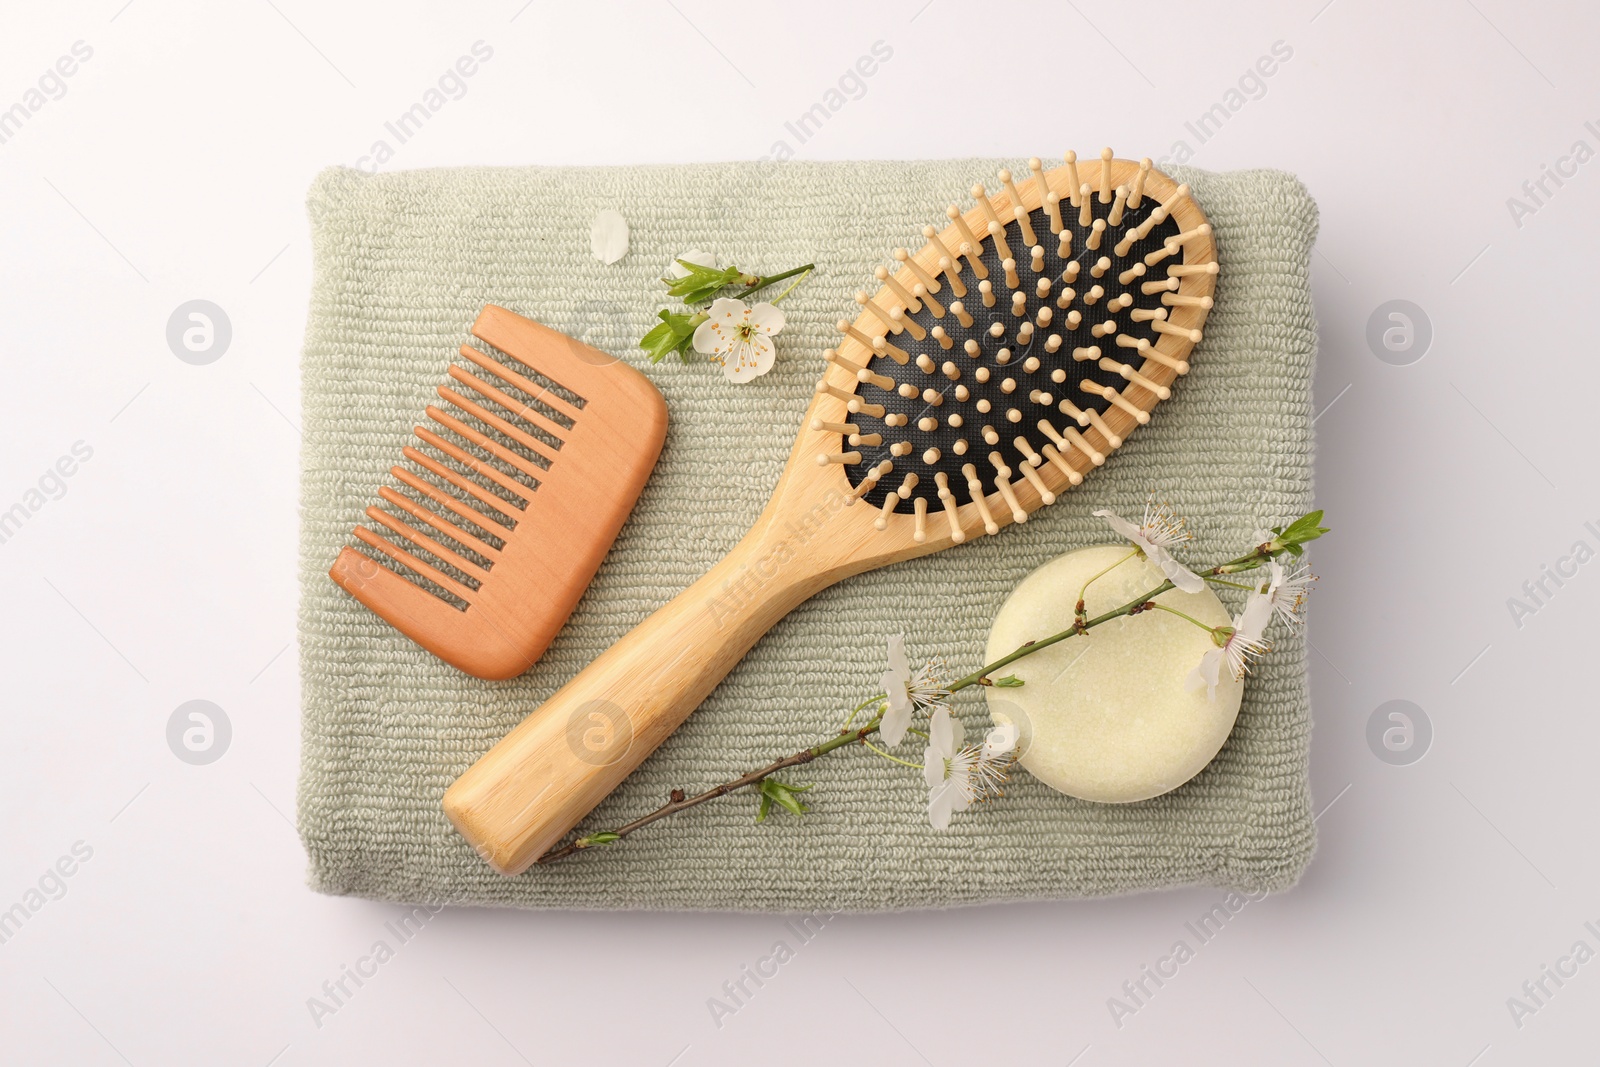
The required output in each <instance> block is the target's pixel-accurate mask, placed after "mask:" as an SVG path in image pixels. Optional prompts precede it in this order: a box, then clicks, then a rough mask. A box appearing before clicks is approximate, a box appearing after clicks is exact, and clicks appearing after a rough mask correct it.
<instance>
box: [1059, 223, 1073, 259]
mask: <svg viewBox="0 0 1600 1067" xmlns="http://www.w3.org/2000/svg"><path fill="white" fill-rule="evenodd" d="M1070 255H1072V231H1071V230H1067V229H1063V230H1062V231H1061V243H1060V244H1058V245H1057V246H1056V256H1057V257H1058V258H1060V259H1066V258H1067V257H1068V256H1070Z"/></svg>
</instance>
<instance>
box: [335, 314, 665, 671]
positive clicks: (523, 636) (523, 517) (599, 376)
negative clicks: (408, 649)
mask: <svg viewBox="0 0 1600 1067" xmlns="http://www.w3.org/2000/svg"><path fill="white" fill-rule="evenodd" d="M472 333H473V334H474V335H475V336H476V337H478V338H479V339H480V340H483V341H485V342H487V343H488V344H489V345H491V346H493V348H494V349H495V350H497V352H496V353H495V354H489V353H485V352H483V351H481V350H479V349H477V348H474V347H472V346H471V345H462V346H461V355H462V356H463V357H464V360H465V362H463V363H457V364H454V365H452V366H451V367H450V369H449V378H450V382H449V384H447V385H441V386H439V388H438V394H439V398H440V401H441V404H439V405H429V407H428V409H427V415H428V418H429V419H430V420H431V422H430V423H429V424H428V425H424V426H418V427H417V428H416V441H415V443H413V444H410V445H407V446H406V448H405V449H404V455H405V459H406V460H407V461H408V462H407V464H406V465H403V466H396V467H392V468H390V473H391V474H393V475H394V478H395V482H396V486H397V487H393V486H384V487H382V488H380V489H379V490H378V496H379V498H380V501H381V504H382V505H383V506H373V507H369V508H367V511H366V514H367V518H369V519H370V520H372V523H373V525H372V526H370V527H368V526H358V527H356V529H355V538H356V541H357V542H358V543H359V544H358V546H352V547H346V548H345V549H344V550H343V551H341V552H340V553H339V558H338V559H336V560H335V561H334V564H333V568H332V570H330V571H329V572H328V573H329V574H330V575H331V576H332V578H333V580H334V581H335V582H337V583H339V585H340V586H342V587H343V588H344V589H346V590H348V591H349V592H350V593H351V595H353V596H354V597H355V598H356V599H357V600H359V601H361V603H363V604H365V605H366V606H367V607H369V608H371V609H372V610H373V611H375V612H377V613H378V614H379V615H380V616H382V617H383V618H384V619H385V620H387V621H388V622H389V623H390V624H392V625H393V626H394V627H395V628H396V629H398V630H399V631H400V632H401V633H403V634H405V635H406V636H407V637H409V638H411V639H412V640H413V641H415V642H416V643H417V644H419V645H421V646H422V647H423V648H425V649H427V650H428V651H429V652H432V653H433V654H434V655H436V656H438V657H439V658H440V659H442V660H444V661H445V662H446V663H449V664H450V665H452V666H454V667H457V668H459V669H461V670H463V671H466V672H467V673H468V674H473V675H476V676H478V677H479V678H489V679H501V678H512V677H515V676H516V675H518V674H521V673H522V672H523V671H525V670H527V669H528V668H529V667H530V666H532V665H533V663H534V661H535V660H537V659H538V658H539V657H540V656H541V655H542V654H543V653H544V650H545V648H546V647H547V646H548V645H549V644H550V641H551V639H552V638H554V637H555V635H556V631H558V630H559V629H561V626H562V624H563V623H565V622H566V620H567V616H569V615H570V614H572V609H573V607H574V606H575V605H576V604H577V603H578V598H579V597H581V596H582V595H583V591H584V589H586V588H587V587H588V585H589V581H590V579H592V578H593V577H594V573H595V571H596V570H597V569H598V568H599V566H600V561H601V560H602V559H604V558H605V554H606V552H607V551H608V550H609V549H610V548H611V542H612V541H614V540H615V539H616V536H617V531H618V530H620V529H621V528H622V524H623V522H624V521H625V520H626V519H627V517H628V513H629V512H630V511H632V510H633V504H634V501H635V500H637V499H638V497H639V491H640V489H642V488H643V487H644V483H645V479H646V478H648V477H649V476H650V470H651V468H652V467H654V466H655V462H656V457H657V456H658V455H659V454H660V452H661V444H662V441H663V440H664V439H665V437H666V432H667V409H666V404H665V402H664V401H663V400H662V399H661V394H660V393H659V392H657V391H656V388H655V386H654V385H652V384H651V383H650V381H649V380H648V379H647V378H645V377H644V375H642V374H640V373H639V372H638V371H635V370H634V369H633V368H631V367H629V366H628V365H626V364H625V363H621V362H619V361H618V360H617V359H616V358H615V357H613V356H608V355H606V354H605V353H604V352H601V351H599V350H597V349H594V348H590V347H589V346H588V345H585V344H582V343H580V342H578V341H575V340H573V339H572V338H570V337H567V336H565V335H563V334H560V333H557V332H556V331H554V330H551V329H549V328H548V327H545V326H541V325H540V324H539V323H537V322H532V321H530V320H528V319H525V318H522V317H521V316H519V315H515V314H513V313H512V312H510V311H507V310H506V309H505V308H501V307H495V306H494V305H493V304H490V305H488V306H486V307H485V308H484V309H483V312H482V313H481V314H480V315H479V316H478V319H477V321H476V322H474V323H473V325H472ZM502 355H503V356H504V357H509V358H500V357H501V356H502Z"/></svg>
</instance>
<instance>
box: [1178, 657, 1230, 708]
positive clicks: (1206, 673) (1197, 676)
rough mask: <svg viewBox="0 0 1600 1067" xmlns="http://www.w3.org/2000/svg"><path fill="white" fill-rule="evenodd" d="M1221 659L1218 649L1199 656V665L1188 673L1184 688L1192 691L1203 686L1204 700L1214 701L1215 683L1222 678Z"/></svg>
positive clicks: (1215, 695)
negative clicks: (1204, 691) (1204, 690)
mask: <svg viewBox="0 0 1600 1067" xmlns="http://www.w3.org/2000/svg"><path fill="white" fill-rule="evenodd" d="M1222 657H1223V651H1222V649H1220V648H1213V649H1211V650H1209V651H1207V652H1206V654H1205V655H1203V656H1201V657H1200V662H1199V664H1197V665H1196V666H1195V669H1194V670H1192V671H1190V672H1189V677H1188V678H1187V679H1185V681H1184V686H1185V688H1187V689H1189V690H1190V691H1193V690H1196V689H1199V688H1201V687H1202V686H1203V687H1205V689H1206V699H1208V700H1215V699H1216V698H1217V681H1218V679H1220V678H1221V677H1222Z"/></svg>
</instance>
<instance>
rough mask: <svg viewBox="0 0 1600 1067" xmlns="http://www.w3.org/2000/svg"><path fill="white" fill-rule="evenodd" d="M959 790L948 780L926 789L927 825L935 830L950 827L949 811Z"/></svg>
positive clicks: (953, 806)
mask: <svg viewBox="0 0 1600 1067" xmlns="http://www.w3.org/2000/svg"><path fill="white" fill-rule="evenodd" d="M960 796H961V791H960V790H959V789H956V788H955V786H954V785H953V784H952V783H950V782H941V783H940V784H939V785H936V786H934V787H933V788H932V789H930V790H929V791H928V825H929V826H932V827H933V828H934V829H935V830H947V829H949V828H950V813H951V811H953V810H954V809H955V803H956V801H957V800H958V799H959V798H960Z"/></svg>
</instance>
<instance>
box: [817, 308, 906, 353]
mask: <svg viewBox="0 0 1600 1067" xmlns="http://www.w3.org/2000/svg"><path fill="white" fill-rule="evenodd" d="M873 306H874V307H876V306H877V305H873ZM835 326H836V327H837V329H838V331H839V332H840V333H842V334H844V335H845V336H846V337H848V338H850V339H851V340H852V341H854V342H855V343H856V344H858V345H860V346H861V347H862V348H865V349H867V350H868V351H870V352H871V353H873V354H874V355H878V356H888V357H889V358H890V359H892V360H894V361H895V362H896V363H899V364H901V365H902V366H903V365H904V364H905V362H906V360H908V359H910V358H911V357H910V356H909V355H908V354H907V353H906V350H905V349H903V348H900V347H899V346H898V345H895V344H892V343H890V342H889V340H888V339H887V338H883V337H868V336H867V335H866V334H864V333H862V332H861V331H860V330H858V329H856V327H855V324H854V323H852V322H851V321H850V320H849V319H840V320H839V321H838V322H837V323H836V324H835Z"/></svg>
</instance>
